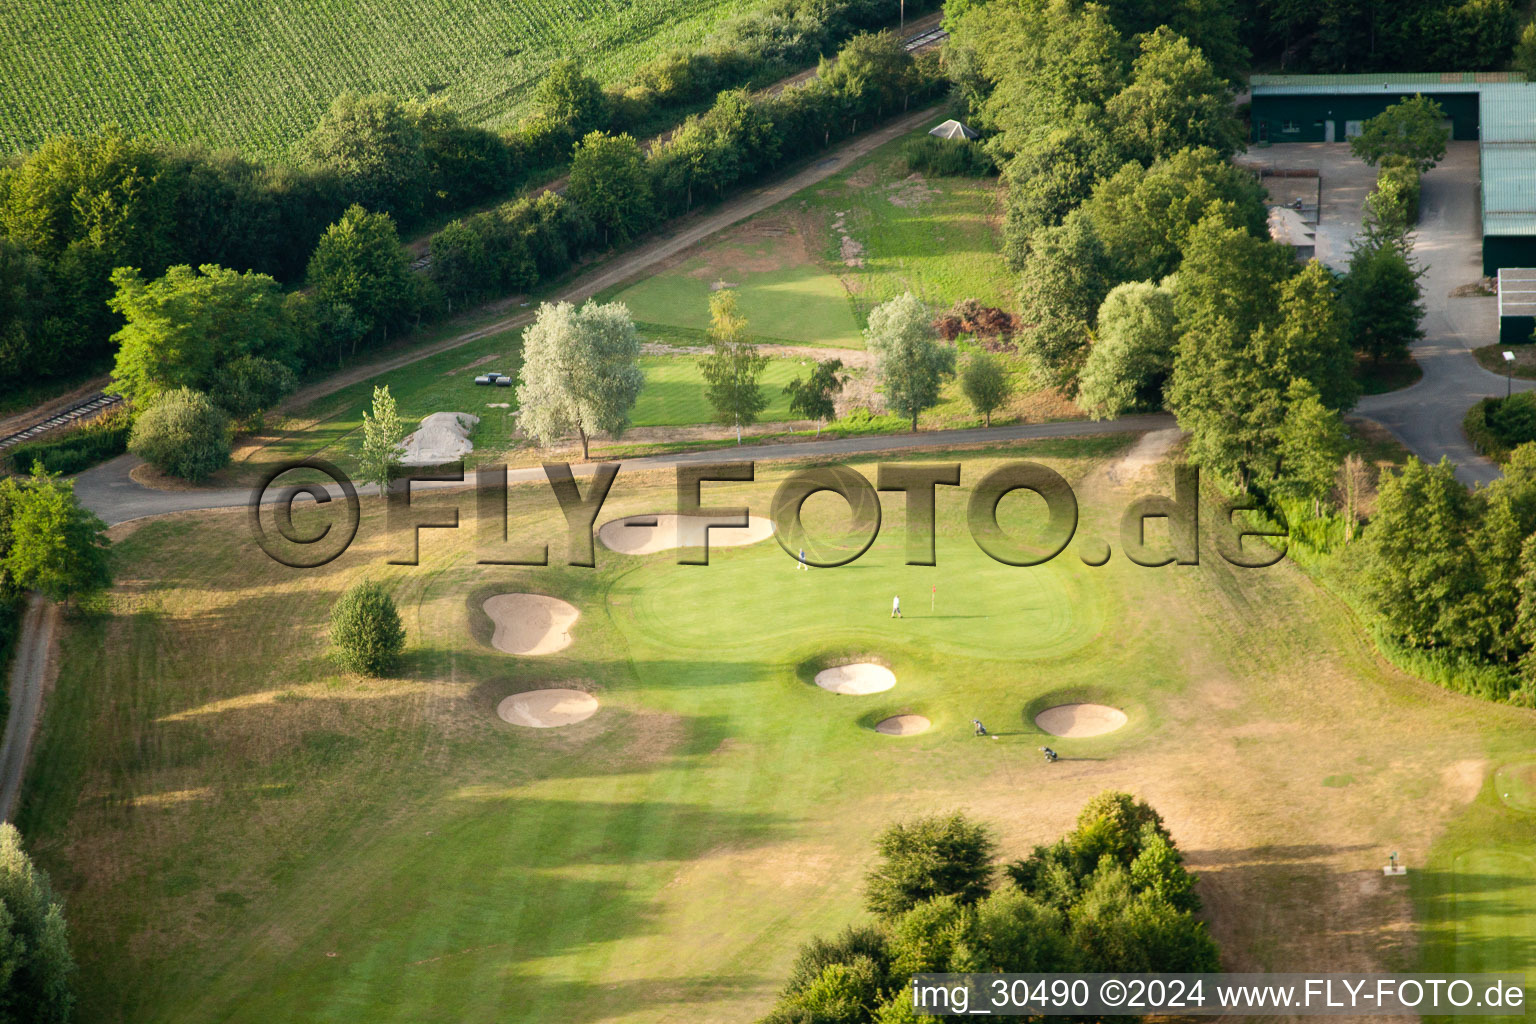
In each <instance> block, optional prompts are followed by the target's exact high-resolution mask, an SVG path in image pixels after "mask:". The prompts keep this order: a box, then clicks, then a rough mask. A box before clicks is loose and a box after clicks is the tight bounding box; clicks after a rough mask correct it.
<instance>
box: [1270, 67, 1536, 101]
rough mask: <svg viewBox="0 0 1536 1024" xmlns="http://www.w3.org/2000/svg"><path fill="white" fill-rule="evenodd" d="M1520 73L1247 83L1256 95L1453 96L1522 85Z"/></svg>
mask: <svg viewBox="0 0 1536 1024" xmlns="http://www.w3.org/2000/svg"><path fill="white" fill-rule="evenodd" d="M1524 81H1525V76H1524V75H1522V74H1520V73H1519V72H1518V71H1445V72H1425V73H1420V74H1371V75H1254V76H1253V77H1251V78H1250V79H1249V80H1248V87H1249V90H1250V91H1251V92H1252V93H1253V95H1255V96H1299V95H1308V94H1323V93H1332V94H1334V95H1351V94H1361V93H1394V92H1396V93H1404V94H1406V93H1415V92H1427V93H1436V92H1439V93H1450V92H1481V91H1482V89H1483V87H1484V86H1487V85H1503V84H1508V83H1523V82H1524Z"/></svg>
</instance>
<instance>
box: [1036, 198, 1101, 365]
mask: <svg viewBox="0 0 1536 1024" xmlns="http://www.w3.org/2000/svg"><path fill="white" fill-rule="evenodd" d="M1108 262H1109V261H1108V258H1107V256H1106V254H1105V252H1104V245H1103V243H1102V242H1101V241H1100V240H1099V236H1098V235H1097V234H1096V233H1095V232H1094V230H1093V225H1092V223H1091V222H1090V221H1088V220H1087V218H1085V217H1084V216H1083V215H1082V214H1081V213H1073V214H1071V215H1070V216H1068V217H1067V219H1066V220H1065V221H1063V222H1062V223H1061V225H1060V226H1059V227H1054V228H1042V229H1040V230H1039V231H1037V232H1035V234H1034V235H1033V236H1032V237H1031V239H1030V251H1029V257H1028V258H1027V259H1026V260H1025V263H1024V272H1023V273H1022V274H1020V275H1019V310H1020V312H1019V316H1020V317H1021V318H1022V319H1023V320H1024V322H1025V324H1026V325H1027V329H1026V330H1027V333H1026V334H1025V351H1027V352H1028V353H1029V354H1030V355H1031V356H1032V357H1033V358H1034V360H1035V362H1036V364H1037V366H1038V367H1039V371H1040V372H1041V373H1042V374H1043V375H1044V376H1045V378H1046V379H1047V380H1049V381H1050V382H1051V383H1052V384H1055V385H1057V386H1066V385H1070V384H1071V383H1073V382H1074V381H1075V380H1076V378H1077V374H1078V371H1079V370H1080V369H1082V364H1083V360H1084V359H1085V358H1086V356H1087V352H1088V339H1089V332H1090V331H1091V330H1092V329H1093V326H1094V323H1095V321H1096V319H1097V317H1098V311H1099V304H1100V303H1101V302H1103V301H1104V296H1105V294H1107V293H1108V291H1109V276H1108V270H1109V266H1108Z"/></svg>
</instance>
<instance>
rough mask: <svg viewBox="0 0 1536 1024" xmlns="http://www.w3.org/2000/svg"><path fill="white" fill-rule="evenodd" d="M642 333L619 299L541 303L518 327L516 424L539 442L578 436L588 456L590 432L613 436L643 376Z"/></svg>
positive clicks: (624, 422) (619, 431) (619, 432)
mask: <svg viewBox="0 0 1536 1024" xmlns="http://www.w3.org/2000/svg"><path fill="white" fill-rule="evenodd" d="M639 358H640V337H639V335H637V334H636V333H635V324H634V321H633V320H632V319H631V318H630V315H629V309H628V308H627V307H626V306H624V304H623V303H618V302H614V303H609V304H607V305H603V306H600V305H598V304H596V303H595V302H590V301H589V302H588V303H587V304H586V305H584V306H582V307H581V309H580V310H577V309H576V307H575V306H572V305H571V304H570V303H569V302H560V303H554V304H551V303H547V302H546V303H544V304H543V305H541V306H540V307H539V312H538V316H537V317H536V318H535V319H534V322H533V324H532V325H530V326H529V327H528V329H527V330H525V331H524V332H523V368H522V371H521V372H520V373H519V374H518V385H517V404H518V410H517V423H518V426H519V427H520V428H521V429H522V430H523V431H524V432H525V433H527V434H528V435H530V436H532V437H535V438H537V439H538V440H539V442H540V443H541V444H544V445H550V444H553V443H554V442H555V441H557V440H559V439H561V438H565V437H569V436H570V435H571V434H572V433H575V434H577V435H578V436H579V437H580V438H581V456H582V458H584V459H585V458H591V451H590V447H589V445H590V441H591V437H592V435H593V434H597V433H606V434H608V435H609V436H611V437H619V436H620V435H622V434H623V432H624V430H625V428H626V427H628V426H629V413H630V410H631V409H633V408H634V405H635V399H636V398H638V397H639V395H640V388H641V386H642V385H643V384H644V383H645V375H644V374H643V373H641V371H640V367H639V365H638V360H639Z"/></svg>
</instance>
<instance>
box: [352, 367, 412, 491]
mask: <svg viewBox="0 0 1536 1024" xmlns="http://www.w3.org/2000/svg"><path fill="white" fill-rule="evenodd" d="M404 437H405V424H404V423H402V422H400V414H399V413H398V412H396V411H395V396H394V395H392V394H390V393H389V385H388V384H380V385H375V386H374V389H373V415H372V416H370V415H368V413H366V412H365V413H363V447H362V450H361V451H360V452H359V453H358V467H359V475H360V476H361V477H362V479H363V481H364V482H365V483H370V484H377V485H378V488H379V490H380V491H381V492H382V491H385V490H388V489H389V484H390V475H391V472H392V471H393V470H394V469H395V467H397V466H399V465H400V457H401V455H403V454H404V453H405V449H404V448H403V447H402V446H401V444H400V442H401V440H402V439H403V438H404Z"/></svg>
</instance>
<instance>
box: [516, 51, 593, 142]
mask: <svg viewBox="0 0 1536 1024" xmlns="http://www.w3.org/2000/svg"><path fill="white" fill-rule="evenodd" d="M533 103H534V108H535V109H536V110H537V111H538V113H539V114H540V115H541V116H543V117H545V118H548V119H549V120H550V121H553V122H554V123H555V124H558V125H561V126H562V127H564V128H565V129H566V130H568V131H569V132H570V134H571V137H572V138H580V137H581V136H583V135H585V134H586V133H587V132H589V131H593V130H594V129H597V128H601V127H602V126H603V123H604V122H605V121H607V120H608V99H607V97H605V96H604V95H603V87H602V86H601V85H600V84H598V81H597V79H595V78H593V77H591V76H590V75H587V74H584V73H583V72H582V70H581V63H580V62H579V61H576V60H562V61H557V62H556V63H555V64H553V65H551V66H550V68H549V70H548V71H546V72H545V73H544V77H543V78H541V79H539V84H538V87H537V88H535V89H534V91H533Z"/></svg>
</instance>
